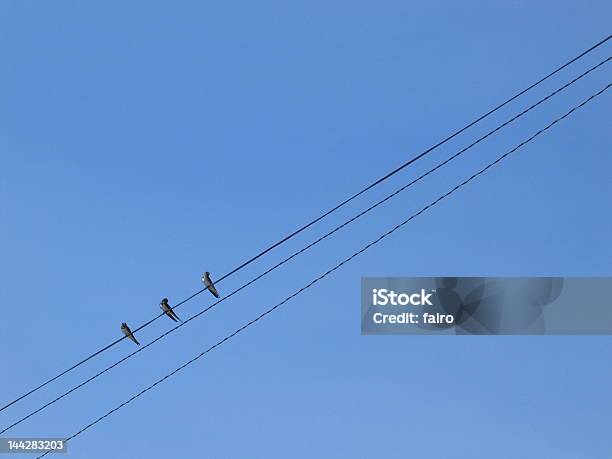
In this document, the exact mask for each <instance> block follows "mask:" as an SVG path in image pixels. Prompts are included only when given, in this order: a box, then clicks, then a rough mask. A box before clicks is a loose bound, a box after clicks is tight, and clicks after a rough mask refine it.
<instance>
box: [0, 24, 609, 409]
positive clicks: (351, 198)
mask: <svg viewBox="0 0 612 459" xmlns="http://www.w3.org/2000/svg"><path fill="white" fill-rule="evenodd" d="M610 38H612V35H608V36H607V37H605V38H604V39H602V40H600V41H599V42H597V43H595V44H594V45H593V46H591V47H590V48H588V49H586V50H585V51H583V52H582V53H580V54H578V55H577V56H576V57H574V58H572V59H570V60H569V61H567V62H566V63H564V64H563V65H561V66H559V67H558V68H557V69H555V70H553V71H552V72H550V73H549V74H547V75H546V76H544V77H542V78H540V79H539V80H538V81H536V82H535V83H532V84H531V85H529V86H528V87H526V88H525V89H523V90H522V91H520V92H518V93H517V94H515V95H514V96H512V97H510V98H509V99H507V100H506V101H504V102H502V103H501V104H499V105H497V106H496V107H494V108H492V109H491V110H489V111H488V112H486V113H485V114H484V115H481V116H479V117H478V118H476V119H475V120H474V121H472V122H471V123H469V124H467V125H466V126H464V127H463V128H461V129H459V130H457V131H455V132H454V133H453V134H451V135H449V136H448V137H446V138H445V139H444V140H442V141H440V142H438V143H437V144H435V145H434V146H432V147H430V148H428V149H427V150H425V151H423V152H422V153H420V154H418V155H417V156H415V157H413V158H411V159H410V160H408V161H406V162H405V163H404V164H402V165H400V166H399V167H397V168H395V169H394V170H392V171H391V172H389V173H388V174H386V175H385V176H383V177H381V178H379V179H378V180H376V181H375V182H373V183H371V184H370V185H368V186H366V187H365V188H363V189H362V190H361V191H359V192H357V193H355V194H354V195H352V196H350V197H349V198H347V199H345V200H344V201H342V202H341V203H340V204H338V205H336V206H335V207H333V208H331V209H330V210H328V211H327V212H325V213H323V214H322V215H320V216H319V217H317V218H315V219H314V220H311V221H310V222H309V223H307V224H305V225H304V226H302V227H301V228H299V229H297V230H296V231H294V232H293V233H291V234H289V235H287V236H285V237H284V238H282V239H280V240H279V241H277V242H275V243H274V244H272V245H270V246H269V247H268V248H266V249H264V250H263V251H261V252H259V253H258V254H257V255H255V256H253V257H251V258H250V259H248V260H246V261H245V262H243V263H242V264H240V265H239V266H237V267H236V268H234V269H233V270H231V271H230V272H228V273H227V274H225V275H224V276H222V277H220V278H219V279H218V280H217V281H216V283H217V284H218V283H220V282H222V281H223V280H224V279H226V278H228V277H229V276H231V275H232V274H235V273H236V272H238V271H239V270H241V269H242V268H244V267H246V266H247V265H249V264H251V263H252V262H254V261H255V260H257V259H259V258H260V257H262V256H263V255H265V254H266V253H268V252H270V251H271V250H273V249H274V248H276V247H278V246H280V245H281V244H283V243H285V242H287V241H288V240H289V239H291V238H293V237H295V236H297V235H298V234H300V233H301V232H303V231H305V230H306V229H308V228H309V227H311V226H312V225H314V224H315V223H317V222H319V221H321V220H322V219H324V218H325V217H327V216H329V215H330V214H332V213H333V212H335V211H336V210H338V209H340V208H341V207H343V206H345V205H346V204H348V203H349V202H351V201H353V200H354V199H356V198H357V197H359V196H361V195H362V194H364V193H365V192H367V191H368V190H370V189H372V188H374V187H375V186H377V185H379V184H380V183H382V182H384V181H385V180H387V179H388V178H390V177H391V176H393V175H395V174H397V173H398V172H400V171H401V170H403V169H404V168H406V167H408V166H409V165H411V164H412V163H414V162H415V161H418V160H419V159H421V158H423V157H424V156H426V155H428V154H429V153H431V152H432V151H433V150H435V149H436V148H438V147H440V146H442V145H443V144H445V143H447V142H448V141H450V140H451V139H453V138H454V137H456V136H458V135H459V134H461V133H462V132H464V131H466V130H467V129H469V128H470V127H472V126H473V125H475V124H476V123H479V122H480V121H482V120H483V119H485V118H487V117H489V116H490V115H492V114H493V113H495V112H496V111H498V110H499V109H501V108H502V107H504V106H506V105H508V104H509V103H510V102H512V101H514V100H515V99H517V98H518V97H520V96H522V95H523V94H525V93H526V92H528V91H530V90H531V89H533V88H535V87H536V86H538V85H539V84H541V83H543V82H544V81H546V80H548V79H549V78H551V77H552V76H553V75H555V74H557V73H558V72H560V71H561V70H563V69H564V68H566V67H568V66H569V65H571V64H573V63H574V62H576V61H577V60H579V59H581V58H582V57H584V56H586V55H587V54H589V53H591V52H592V51H594V50H595V49H597V48H599V47H600V46H602V45H603V44H604V43H606V42H607V41H608V40H610ZM205 290H206V289H205V288H203V289H200V290H198V291H197V292H195V293H194V294H192V295H191V296H189V297H187V298H186V299H184V300H182V301H180V302H179V303H177V304H176V305H175V306H174V308H177V307H179V306H181V305H182V304H184V303H186V302H188V301H189V300H191V299H193V298H195V297H196V296H198V295H199V294H201V293H202V292H204V291H205ZM163 315H164V313H160V314H158V315H157V316H155V317H153V318H152V319H150V320H149V321H147V322H145V323H144V324H142V325H140V326H139V327H137V328H135V329H134V330H133V333H136V332H138V331H139V330H142V329H143V328H145V327H147V326H149V325H150V324H152V323H153V322H155V321H156V320H157V319H159V318H160V317H162V316H163ZM125 338H126V337H125V336H122V337H120V338H117V339H116V340H114V341H113V342H111V343H110V344H107V345H106V346H104V347H102V348H101V349H99V350H97V351H95V352H94V353H92V354H90V355H89V356H87V357H85V358H83V359H81V360H80V361H78V362H77V363H75V364H73V365H72V366H71V367H69V368H67V369H65V370H63V371H61V372H60V373H58V374H57V375H55V376H53V377H51V378H49V379H47V380H46V381H45V382H43V383H41V384H39V385H38V386H36V387H34V388H32V389H30V390H29V391H27V392H26V393H24V394H22V395H20V396H19V397H17V398H15V399H13V400H12V401H10V402H8V403H6V404H5V405H4V406H2V407H1V408H0V412H2V411H4V410H5V409H7V408H8V407H10V406H12V405H14V404H15V403H17V402H18V401H20V400H23V399H24V398H26V397H28V396H30V395H32V394H33V393H34V392H36V391H38V390H40V389H42V388H43V387H45V386H47V385H48V384H50V383H52V382H53V381H55V380H57V379H59V378H61V377H62V376H64V375H65V374H67V373H69V372H71V371H72V370H74V369H75V368H77V367H79V366H81V365H83V364H84V363H86V362H88V361H89V360H91V359H93V358H94V357H96V356H98V355H100V354H101V353H103V352H105V351H107V350H108V349H110V348H111V347H113V346H115V345H116V344H118V343H119V342H121V341H122V340H124V339H125Z"/></svg>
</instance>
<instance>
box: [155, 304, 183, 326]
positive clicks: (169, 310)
mask: <svg viewBox="0 0 612 459" xmlns="http://www.w3.org/2000/svg"><path fill="white" fill-rule="evenodd" d="M159 307H160V308H161V310H162V311H164V313H165V314H166V315H167V316H168V317H170V318H171V319H172V320H174V321H175V322H177V321H179V322H182V320H181V319H180V318H179V316H177V315H176V312H174V311H173V310H172V308H171V307H170V305H169V304H168V298H164V299H163V300H161V303H159Z"/></svg>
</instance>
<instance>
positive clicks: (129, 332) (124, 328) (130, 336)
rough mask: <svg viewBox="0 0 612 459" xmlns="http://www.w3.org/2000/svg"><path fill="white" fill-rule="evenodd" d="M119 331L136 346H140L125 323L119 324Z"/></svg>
mask: <svg viewBox="0 0 612 459" xmlns="http://www.w3.org/2000/svg"><path fill="white" fill-rule="evenodd" d="M121 331H122V332H123V334H124V335H125V336H127V337H128V338H129V339H131V340H132V341H134V342H135V343H136V344H138V345H139V346H140V343H139V342H138V340H137V339H136V337H135V336H134V335H133V334H132V330H130V327H128V324H126V323H125V322H121Z"/></svg>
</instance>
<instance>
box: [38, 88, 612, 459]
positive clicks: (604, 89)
mask: <svg viewBox="0 0 612 459" xmlns="http://www.w3.org/2000/svg"><path fill="white" fill-rule="evenodd" d="M610 86H612V83H608V85H606V86H605V87H604V88H603V89H601V90H599V91H598V92H596V93H595V94H593V95H591V96H589V97H588V98H587V99H585V100H584V101H582V102H581V103H580V104H579V105H576V106H575V107H573V108H572V109H571V110H569V111H568V112H566V113H565V114H564V115H562V116H560V117H558V118H556V119H555V120H554V121H552V122H551V123H549V124H548V125H547V126H545V127H543V128H542V129H540V130H539V131H537V132H536V133H535V134H533V135H532V136H531V137H529V138H527V139H526V140H524V141H522V142H521V143H519V144H518V145H517V146H515V147H514V148H512V149H511V150H509V151H508V152H506V153H504V154H503V155H501V156H499V157H498V158H497V159H496V160H495V161H493V162H491V163H489V164H487V165H486V166H485V167H484V168H482V169H480V170H479V171H478V172H476V173H474V174H472V175H471V176H470V177H468V178H467V179H465V180H464V181H463V182H461V183H459V184H458V185H456V186H455V187H453V188H452V189H451V190H449V191H447V192H446V193H444V194H443V195H441V196H439V197H438V198H437V199H436V200H434V201H432V202H430V203H429V204H427V205H426V206H425V207H423V208H422V209H421V210H419V211H418V212H416V213H414V214H412V215H411V216H410V217H408V218H407V219H406V220H404V221H403V222H401V223H399V224H397V225H396V226H394V227H393V228H391V229H390V230H388V231H387V232H385V233H383V234H382V235H381V236H379V237H378V238H377V239H375V240H374V241H372V242H370V243H368V244H367V245H365V246H364V247H362V248H361V249H360V250H359V251H357V252H355V253H353V254H352V255H351V256H349V257H348V258H345V259H344V260H342V261H341V262H340V263H338V264H337V265H335V266H334V267H333V268H330V269H328V270H327V271H325V272H324V273H323V274H321V275H320V276H319V277H317V278H315V279H313V280H312V281H310V282H309V283H308V284H306V285H305V286H303V287H302V288H300V289H299V290H296V291H295V292H294V293H292V294H291V295H289V296H288V297H286V298H285V299H284V300H282V301H281V302H280V303H277V304H276V305H274V306H272V307H271V308H269V309H267V310H266V311H264V312H263V313H261V314H260V315H259V316H257V317H256V318H254V319H252V320H251V321H250V322H247V323H246V324H244V325H243V326H241V327H240V328H238V329H237V330H235V331H234V332H233V333H231V334H229V335H227V336H226V337H225V338H223V339H222V340H220V341H218V342H217V343H215V344H214V345H212V346H210V347H209V348H207V349H206V350H204V351H203V352H201V353H200V354H198V355H196V356H195V357H193V358H192V359H191V360H188V361H187V362H185V363H184V364H183V365H181V366H179V367H178V368H176V369H175V370H173V371H172V372H170V373H168V374H167V375H165V376H164V377H162V378H160V379H158V380H157V381H155V382H154V383H153V384H151V385H149V386H147V387H146V388H144V389H142V390H141V391H140V392H138V393H137V394H135V395H133V396H132V397H130V398H129V399H127V400H126V401H124V402H123V403H121V404H119V405H118V406H116V407H115V408H113V409H112V410H110V411H108V412H107V413H106V414H104V415H102V416H100V417H98V418H97V419H96V420H94V421H92V422H90V423H89V424H87V425H86V426H85V427H83V428H82V429H81V430H79V431H77V432H76V433H74V434H72V435H71V436H70V437H68V438H66V440H65V442H68V441H70V440H72V439H74V438H75V437H77V436H78V435H80V434H82V433H83V432H85V431H86V430H88V429H90V428H91V427H93V426H94V425H96V424H97V423H99V422H100V421H102V420H103V419H105V418H107V417H108V416H110V415H111V414H113V413H114V412H116V411H118V410H120V409H121V408H123V407H124V406H125V405H127V404H129V403H131V402H132V401H134V400H135V399H137V398H139V397H140V396H142V395H143V394H145V393H146V392H148V391H150V390H151V389H153V388H154V387H156V386H157V385H159V384H161V383H162V382H164V381H165V380H166V379H168V378H170V377H171V376H173V375H175V374H176V373H178V372H179V371H181V370H183V369H184V368H186V367H187V366H189V365H191V364H192V363H193V362H195V361H196V360H198V359H200V358H202V357H203V356H205V355H206V354H208V353H209V352H210V351H212V350H214V349H216V348H217V347H219V346H221V345H222V344H223V343H225V342H226V341H228V340H230V339H231V338H233V337H234V336H236V335H237V334H238V333H240V332H242V331H244V330H245V329H247V328H248V327H250V326H251V325H253V324H254V323H256V322H258V321H259V320H261V319H263V318H264V317H266V316H267V315H269V314H271V313H272V312H274V311H275V310H276V309H278V308H279V307H281V306H282V305H283V304H285V303H287V302H288V301H290V300H291V299H293V298H295V297H296V296H298V295H299V294H301V293H302V292H303V291H305V290H307V289H309V288H310V287H312V286H313V285H314V284H316V283H317V282H319V281H320V280H322V279H324V278H325V277H327V276H329V275H330V274H331V273H333V272H334V271H336V270H337V269H339V268H340V267H342V266H343V265H345V264H346V263H348V262H349V261H351V260H352V259H353V258H356V257H357V256H359V255H361V254H362V253H363V252H365V251H366V250H368V249H369V248H370V247H372V246H374V245H376V244H378V243H379V242H380V241H382V240H383V239H385V238H386V237H388V236H389V235H391V234H393V233H394V232H395V231H397V230H398V229H400V228H401V227H403V226H404V225H406V224H407V223H409V222H410V221H412V220H413V219H415V218H416V217H418V216H419V215H421V214H422V213H424V212H425V211H427V210H428V209H430V208H432V207H433V206H435V205H436V204H438V203H439V202H440V201H442V200H443V199H445V198H447V197H448V196H450V195H451V194H453V193H454V192H455V191H457V190H459V189H460V188H462V187H464V186H465V185H467V184H468V183H470V182H471V181H472V180H474V179H475V178H477V177H478V176H480V175H482V174H484V173H485V172H486V171H487V170H489V169H490V168H491V167H493V166H495V165H496V164H498V163H500V162H501V161H503V160H504V159H505V158H506V157H508V156H509V155H511V154H512V153H514V152H515V151H517V150H518V149H519V148H521V147H523V146H524V145H526V144H528V143H529V142H531V141H532V140H533V139H535V138H536V137H538V136H539V135H540V134H542V133H543V132H546V131H547V130H548V129H550V128H551V127H553V126H554V125H555V124H557V123H558V122H559V121H561V120H563V119H565V118H567V117H568V116H569V115H571V114H572V113H574V112H575V111H576V110H578V109H580V108H581V107H583V106H585V105H586V104H587V103H589V102H590V101H591V100H593V99H594V98H596V97H597V96H599V95H601V94H603V93H604V92H605V91H607V90H608V89H609V88H610ZM49 452H51V451H47V452H45V453H43V454H41V455H40V456H38V457H37V459H40V458H42V457H43V456H46V455H47V454H48V453H49Z"/></svg>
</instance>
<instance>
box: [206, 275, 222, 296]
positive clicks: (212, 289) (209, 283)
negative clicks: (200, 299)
mask: <svg viewBox="0 0 612 459" xmlns="http://www.w3.org/2000/svg"><path fill="white" fill-rule="evenodd" d="M202 282H203V283H204V286H205V287H206V288H207V289H208V291H209V292H210V293H212V294H213V295H215V297H217V298H219V292H217V289H216V288H215V286H214V284H213V283H212V281H211V280H210V273H209V272H208V271H206V272H205V273H204V274H202Z"/></svg>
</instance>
